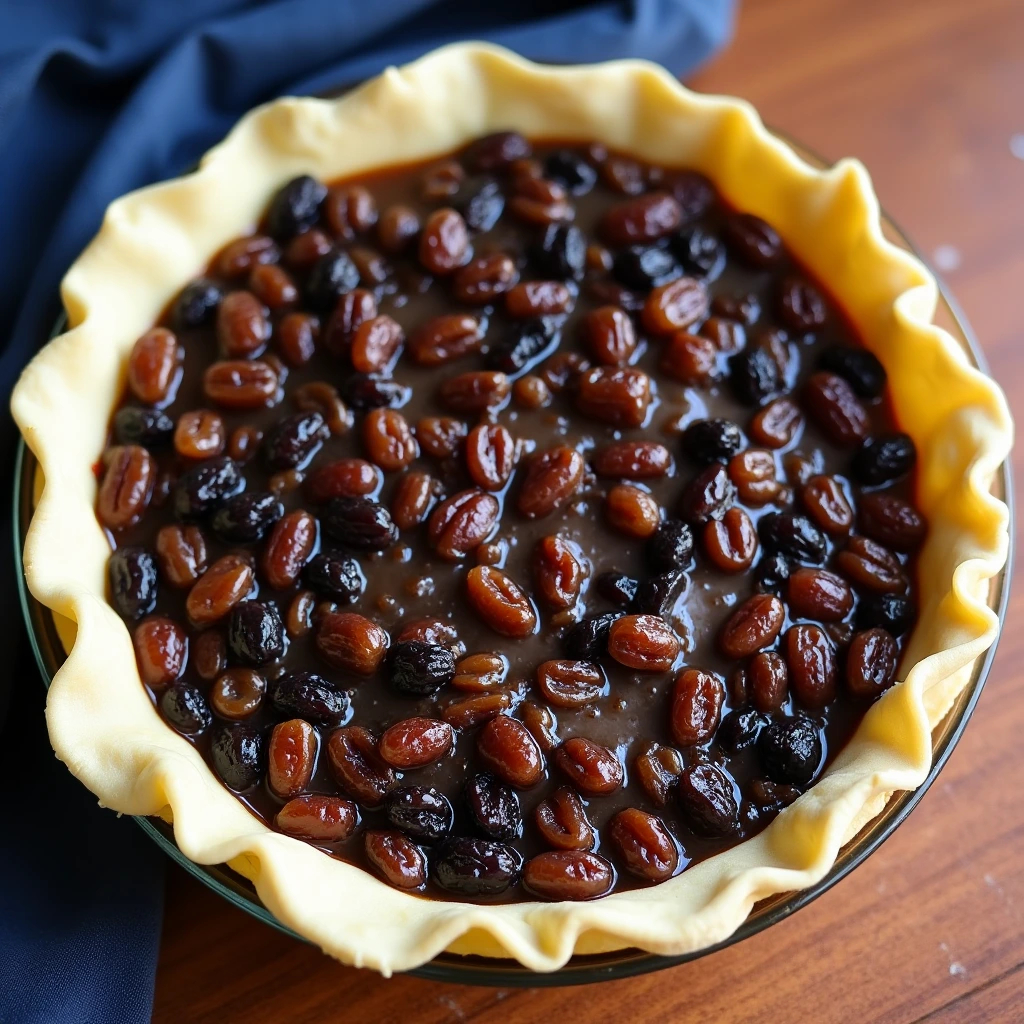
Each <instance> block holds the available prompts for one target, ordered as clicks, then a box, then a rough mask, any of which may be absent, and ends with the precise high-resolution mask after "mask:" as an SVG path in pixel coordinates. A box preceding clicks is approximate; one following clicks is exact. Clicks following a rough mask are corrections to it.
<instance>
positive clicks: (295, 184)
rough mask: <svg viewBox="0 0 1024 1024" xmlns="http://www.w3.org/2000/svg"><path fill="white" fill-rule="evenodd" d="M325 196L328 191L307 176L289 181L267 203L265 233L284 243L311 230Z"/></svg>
mask: <svg viewBox="0 0 1024 1024" xmlns="http://www.w3.org/2000/svg"><path fill="white" fill-rule="evenodd" d="M326 196H327V189H326V188H325V187H324V185H323V184H322V183H321V182H319V181H317V180H316V178H311V177H310V176H309V175H308V174H303V175H302V176H301V177H298V178H292V180H291V181H289V182H288V184H287V185H285V186H284V187H283V188H282V189H281V190H280V191H279V192H278V193H277V195H276V196H274V198H273V199H272V200H271V202H270V209H269V210H268V211H267V231H268V233H269V234H271V235H272V236H273V237H274V238H276V239H277V240H278V241H279V242H287V241H289V240H290V239H291V238H293V237H294V236H295V235H297V234H299V232H300V231H305V230H306V229H307V228H311V227H312V226H313V225H314V224H315V223H316V221H317V218H318V217H319V216H320V204H321V203H322V202H323V201H324V199H325V198H326Z"/></svg>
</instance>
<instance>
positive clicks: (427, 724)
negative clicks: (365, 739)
mask: <svg viewBox="0 0 1024 1024" xmlns="http://www.w3.org/2000/svg"><path fill="white" fill-rule="evenodd" d="M454 743H455V732H454V730H453V729H452V727H451V726H450V725H449V724H448V723H447V722H442V721H439V720H438V719H436V718H407V719H405V720H404V721H401V722H396V723H395V724H394V725H392V726H391V727H390V728H389V729H387V730H385V732H384V735H383V736H381V738H380V743H379V744H378V747H377V749H378V751H379V753H380V756H381V757H382V758H383V759H384V760H385V761H386V762H387V763H388V764H389V765H391V767H392V768H398V769H399V770H401V771H408V770H409V769H412V768H424V767H426V766H427V765H428V764H433V763H434V762H435V761H440V760H441V758H442V757H444V756H445V754H447V753H448V751H450V750H451V749H452V745H453V744H454Z"/></svg>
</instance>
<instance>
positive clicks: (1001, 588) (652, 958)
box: [14, 143, 1012, 986]
mask: <svg viewBox="0 0 1024 1024" xmlns="http://www.w3.org/2000/svg"><path fill="white" fill-rule="evenodd" d="M790 145H791V146H792V147H793V148H794V149H796V150H797V152H798V153H799V154H800V155H801V156H802V157H803V158H804V159H805V160H807V161H808V162H809V163H811V164H812V165H815V166H818V167H823V166H825V165H824V164H823V162H822V161H820V160H818V159H817V158H815V157H814V156H813V155H811V154H809V153H808V152H807V151H806V150H803V149H802V148H801V147H799V146H795V145H793V144H792V143H790ZM883 228H884V232H885V235H886V237H887V238H888V239H889V240H890V241H892V242H894V243H895V244H897V245H898V246H900V247H901V248H904V249H906V250H907V251H910V252H913V251H914V250H913V248H912V246H911V245H910V243H909V242H908V241H907V240H906V239H905V237H904V236H903V235H902V234H901V233H900V232H899V231H898V229H896V228H895V226H894V225H893V224H892V223H891V221H889V220H888V219H887V218H884V219H883ZM936 322H937V323H939V325H940V326H942V327H944V328H945V329H946V330H947V331H949V332H950V334H951V335H952V336H953V337H954V338H955V339H956V341H957V342H958V343H959V344H960V345H961V346H962V347H963V348H964V350H965V352H966V353H967V354H968V357H969V359H970V361H971V363H972V364H973V365H975V366H978V367H979V368H981V369H984V361H983V357H982V355H981V353H980V351H979V349H978V347H977V344H976V342H975V341H974V340H973V338H972V336H971V334H970V329H969V327H968V326H967V325H966V323H965V322H964V320H963V318H962V316H961V315H960V314H959V313H958V311H957V309H956V307H955V304H954V302H953V300H952V298H951V297H950V296H949V295H948V293H947V292H946V291H945V290H943V291H942V295H941V298H940V303H939V309H938V312H937V315H936ZM60 329H62V327H60V326H59V329H58V331H57V332H55V333H59V330H60ZM36 468H37V467H36V464H35V461H34V458H33V457H32V456H31V454H30V453H28V452H27V450H26V449H25V448H24V446H22V448H21V451H20V453H19V459H18V465H17V470H16V473H17V477H16V481H15V510H14V511H15V516H14V522H15V538H14V539H15V545H16V552H17V557H18V558H19V559H20V557H21V551H22V549H23V545H24V539H25V532H26V530H27V527H28V522H29V520H30V518H31V514H32V508H33V501H34V497H35V478H36ZM993 494H994V495H995V496H996V497H998V498H1000V499H1001V500H1003V501H1004V502H1006V503H1007V504H1009V503H1010V501H1011V498H1012V488H1011V485H1010V479H1009V467H1008V466H1007V465H1004V466H1003V467H1002V469H1001V470H1000V472H999V474H998V475H997V477H996V480H995V483H994V486H993ZM1011 523H1012V513H1011ZM1011 547H1012V534H1011ZM1008 573H1009V570H1008V569H1004V570H1003V572H1002V573H1001V574H1000V575H999V576H997V577H996V578H995V579H994V580H993V582H992V586H991V588H990V592H989V597H988V603H989V606H990V607H991V608H992V609H993V610H994V611H996V613H997V615H998V616H999V619H1000V622H1001V621H1002V618H1003V614H1004V611H1005V603H1006V598H1007V595H1008ZM22 606H23V611H24V614H25V617H26V623H27V625H28V628H29V631H30V635H31V637H32V640H33V645H34V649H35V652H36V656H37V660H38V662H39V666H40V670H41V672H42V674H43V677H44V679H45V680H46V681H47V682H49V680H50V679H51V678H52V676H53V674H54V673H55V672H56V670H57V669H58V668H59V667H60V664H61V663H62V661H63V659H64V654H63V647H62V645H61V642H60V638H59V636H58V634H57V630H56V627H55V624H54V620H53V617H52V615H51V613H50V612H49V611H48V610H47V609H46V608H44V607H43V606H42V605H41V604H39V603H38V602H37V601H35V599H33V598H32V597H31V596H30V595H29V594H28V591H27V588H26V587H25V586H24V585H22ZM994 651H995V647H994V646H993V647H991V648H990V649H989V650H988V651H987V652H986V653H985V655H984V656H983V657H982V658H979V659H978V661H977V662H976V663H975V664H974V666H973V671H972V675H971V678H970V681H969V682H968V684H967V685H966V686H965V687H964V688H963V690H962V691H961V692H960V694H959V696H958V697H957V698H956V700H955V702H954V704H953V706H952V707H951V709H950V710H949V712H948V713H947V714H946V716H945V718H944V719H943V720H942V722H941V723H940V724H939V725H938V726H937V727H936V728H935V729H934V730H933V733H932V767H931V770H930V772H929V773H928V775H927V777H926V779H925V781H924V782H923V784H922V785H921V786H920V787H919V788H918V789H917V790H915V791H913V792H909V793H899V794H896V795H894V796H893V797H892V798H891V799H890V800H889V801H888V802H887V804H886V806H885V808H884V810H883V811H882V812H881V813H880V814H879V815H878V816H877V817H875V818H874V819H872V820H871V821H870V822H868V823H867V824H866V825H865V826H864V827H863V828H862V829H861V830H860V831H859V832H858V833H857V835H856V836H854V837H853V838H852V839H851V840H850V841H849V842H848V843H846V844H845V845H844V846H843V848H842V850H841V851H840V854H839V856H838V858H837V859H836V862H835V864H834V866H833V867H832V869H831V870H830V871H829V872H828V873H827V874H826V875H825V876H824V877H823V878H822V879H821V880H820V881H818V882H817V883H816V884H815V885H813V886H811V887H809V888H807V889H804V890H802V891H800V892H797V893H788V894H777V895H775V896H772V897H770V898H768V899H765V900H762V901H761V902H759V903H757V904H756V905H755V906H754V908H753V910H752V911H751V913H750V915H749V916H748V918H747V919H746V921H745V922H744V923H743V924H742V925H741V926H740V927H739V929H738V930H737V931H735V932H734V933H733V934H732V935H731V936H730V937H729V938H728V939H726V940H725V941H724V942H722V943H719V944H718V945H714V946H710V947H707V948H704V949H701V950H697V951H695V952H693V953H688V954H684V955H682V956H658V955H655V954H651V953H647V952H642V951H638V950H621V951H616V952H610V953H605V954H598V955H583V956H574V957H573V958H572V959H571V960H570V961H569V962H568V963H567V964H566V965H565V966H563V967H562V968H560V969H559V970H558V971H556V972H552V973H548V974H538V973H535V972H533V971H530V970H528V969H526V968H524V967H522V966H521V965H519V964H517V963H515V962H513V961H505V960H498V959H490V958H486V957H479V956H472V955H471V956H461V955H454V954H449V953H443V954H441V955H439V956H438V957H436V958H434V959H433V960H432V961H430V962H429V963H426V964H424V965H423V966H421V967H418V968H415V969H414V970H413V972H412V973H415V974H418V975H420V976H423V977H428V978H432V979H435V980H445V981H455V982H459V983H469V984H483V985H505V986H507V985H516V984H522V985H538V984H574V983H588V982H593V981H597V980H604V979H612V978H619V977H626V976H629V975H632V974H639V973H644V972H647V971H651V970H657V969H660V968H662V967H668V966H672V965H674V964H677V963H681V962H683V961H686V960H689V959H694V958H696V957H699V956H702V955H704V954H705V953H707V952H711V951H713V950H715V949H717V948H721V947H722V946H724V945H729V944H731V943H733V942H736V941H739V940H740V939H742V938H745V937H748V936H750V935H752V934H755V933H756V932H758V931H760V930H762V929H763V928H766V927H767V926H769V925H770V924H772V923H774V922H776V921H778V920H780V919H782V918H784V917H786V916H788V915H789V914H791V913H793V912H794V911H795V910H797V909H799V908H800V907H802V906H804V905H806V904H807V903H809V902H810V901H811V900H813V899H814V898H816V897H817V896H818V895H820V894H821V893H822V892H824V891H826V890H827V889H828V888H829V887H831V885H833V884H834V883H835V882H836V881H838V880H839V879H840V878H842V877H844V876H845V875H846V874H847V873H848V872H849V871H851V870H852V869H853V868H854V867H856V866H857V865H858V864H859V863H860V862H861V861H863V860H864V859H865V858H866V857H867V856H869V855H870V853H871V852H873V851H874V850H875V849H877V847H878V846H879V845H881V843H882V842H884V840H885V839H886V838H888V836H889V835H891V833H892V832H893V831H894V830H895V828H896V827H897V826H898V825H899V824H900V823H901V822H902V821H903V820H904V818H905V817H906V816H907V815H908V814H909V812H910V811H911V810H912V809H913V807H914V806H915V805H916V804H917V802H918V801H919V800H920V798H921V796H922V795H923V793H924V792H925V790H926V789H927V787H928V785H929V784H930V782H931V781H932V780H933V779H934V778H935V776H936V775H937V773H938V771H939V770H941V767H942V765H943V764H944V763H945V761H946V759H947V758H948V757H949V754H950V753H951V752H952V749H953V747H954V746H955V744H956V742H957V740H958V739H959V736H960V735H961V733H962V731H963V729H964V727H965V726H966V723H967V721H968V719H969V717H970V714H971V712H972V710H973V708H974V706H975V703H976V702H977V699H978V697H979V695H980V691H981V687H982V686H983V684H984V681H985V678H986V676H987V673H988V671H989V668H990V666H991V663H992V659H993V657H994ZM137 820H138V822H139V824H140V826H141V827H143V829H144V830H145V831H146V832H147V833H148V834H149V835H150V836H151V838H153V840H154V841H155V842H157V844H158V845H160V846H161V848H163V849H164V850H165V852H167V853H168V854H169V855H170V856H172V858H173V859H175V860H176V861H177V862H178V863H180V864H181V865H182V866H183V867H184V868H185V869H186V870H188V871H189V872H190V873H191V874H193V875H194V876H195V877H197V878H199V879H200V880H201V881H203V882H204V884H207V885H209V886H210V887H211V888H213V889H214V890H215V891H217V892H219V893H220V894H221V895H222V896H224V897H225V898H227V899H229V900H230V901H231V902H233V903H235V904H236V905H237V906H240V907H242V908H243V909H244V910H246V911H247V912H250V913H252V914H253V915H254V916H256V917H258V918H259V919H261V920H263V921H265V922H266V923H268V924H271V925H272V926H274V927H277V928H279V929H281V930H282V931H285V932H287V933H289V934H293V935H295V933H294V932H292V931H291V930H290V929H288V928H287V927H286V926H284V925H283V924H281V922H279V921H278V920H277V919H276V918H275V917H274V916H273V915H272V914H271V913H270V912H269V911H268V910H267V909H266V907H264V906H263V904H262V903H261V902H260V900H259V898H258V896H257V895H256V892H255V889H254V887H253V886H252V884H251V883H250V882H249V881H248V880H247V879H245V878H244V877H243V876H241V875H239V874H237V873H236V872H235V871H233V870H232V869H231V868H229V867H227V866H226V865H214V866H204V865H199V864H196V863H195V862H193V861H192V860H190V859H189V858H187V857H185V856H184V855H183V854H182V853H181V852H180V851H179V850H178V848H177V846H176V845H175V843H174V839H173V833H172V830H171V828H170V826H169V825H167V824H166V823H164V822H163V821H162V820H160V819H158V818H141V817H140V818H138V819H137ZM296 937H299V938H301V936H297V935H296Z"/></svg>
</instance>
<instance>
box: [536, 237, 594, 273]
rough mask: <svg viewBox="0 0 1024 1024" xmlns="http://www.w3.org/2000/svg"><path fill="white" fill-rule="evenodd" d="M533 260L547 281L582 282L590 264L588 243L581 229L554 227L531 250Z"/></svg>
mask: <svg viewBox="0 0 1024 1024" xmlns="http://www.w3.org/2000/svg"><path fill="white" fill-rule="evenodd" d="M530 259H531V261H532V262H533V265H534V267H536V269H537V271H538V272H539V274H540V276H541V277H543V278H552V279H554V280H559V281H565V280H567V279H569V278H576V279H578V278H581V277H582V276H583V268H584V267H585V266H586V263H587V242H586V239H585V238H584V237H583V233H582V232H581V231H580V229H579V228H577V227H574V226H573V225H571V224H551V225H549V226H548V227H547V228H545V230H544V234H543V235H542V236H541V237H540V239H539V240H538V241H537V243H536V244H535V245H533V246H532V247H531V249H530Z"/></svg>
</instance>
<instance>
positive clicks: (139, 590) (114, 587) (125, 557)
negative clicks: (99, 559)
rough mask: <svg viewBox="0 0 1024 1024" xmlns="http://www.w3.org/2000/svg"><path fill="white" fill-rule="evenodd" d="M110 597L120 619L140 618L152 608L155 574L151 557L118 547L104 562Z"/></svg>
mask: <svg viewBox="0 0 1024 1024" xmlns="http://www.w3.org/2000/svg"><path fill="white" fill-rule="evenodd" d="M107 576H108V578H109V580H110V598H111V601H112V602H113V605H114V608H115V609H116V610H117V613H118V614H119V615H120V616H121V617H122V618H124V619H133V620H134V619H141V618H142V616H143V615H148V614H149V613H150V612H151V611H153V609H154V608H155V607H156V594H157V571H156V561H155V560H154V558H153V556H152V555H151V554H150V553H149V552H148V551H145V550H143V549H142V548H137V547H127V548H118V550H117V551H115V552H114V553H113V554H112V555H111V556H110V561H109V562H108V563H107Z"/></svg>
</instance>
